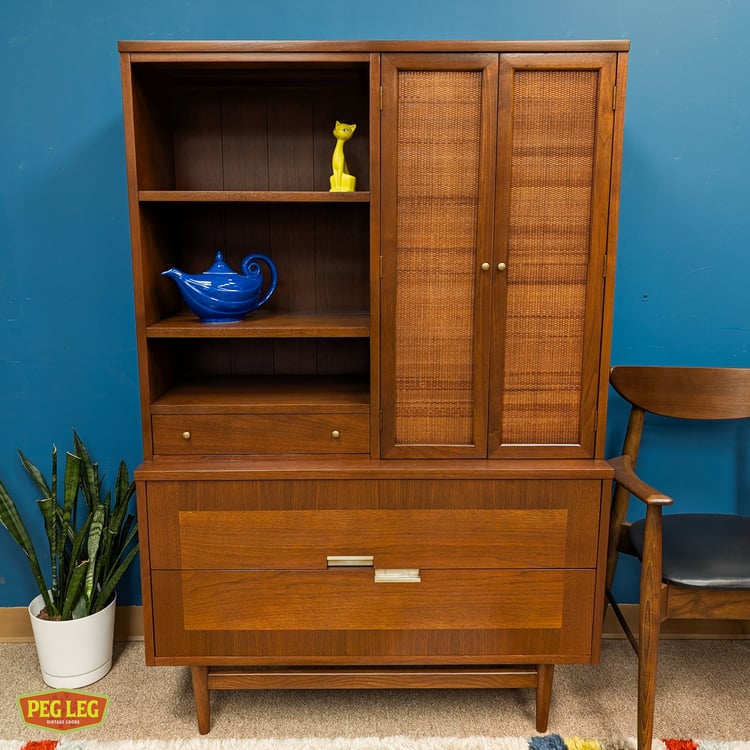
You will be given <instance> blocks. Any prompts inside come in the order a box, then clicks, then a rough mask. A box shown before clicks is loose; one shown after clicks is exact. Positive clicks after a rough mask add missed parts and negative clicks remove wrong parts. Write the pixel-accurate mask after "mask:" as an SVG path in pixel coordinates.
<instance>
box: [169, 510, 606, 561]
mask: <svg viewBox="0 0 750 750" xmlns="http://www.w3.org/2000/svg"><path fill="white" fill-rule="evenodd" d="M178 523H179V539H178V540H160V543H170V542H171V543H178V544H179V545H180V549H181V551H182V559H181V566H180V567H181V568H184V569H213V570H216V569H218V568H234V569H237V568H244V569H249V568H265V569H280V568H283V569H318V570H320V569H325V568H326V558H327V556H328V555H373V556H374V565H375V567H377V568H422V567H431V568H495V567H508V568H525V567H561V566H566V565H567V564H568V559H567V558H568V555H567V554H566V547H565V542H566V537H567V525H568V513H567V511H565V510H562V509H560V510H544V511H538V510H537V511H534V510H505V511H481V510H471V511H461V510H427V511H417V510H412V511H399V510H391V511H388V510H360V511H356V510H315V511H265V512H264V511H182V512H181V513H180V514H179V522H178ZM587 531H588V533H590V534H593V533H595V532H596V528H592V529H588V530H587ZM217 539H220V540H221V542H220V543H219V544H217V543H216V540H217ZM593 562H594V560H593V558H592V559H591V561H590V563H591V566H592V567H593Z"/></svg>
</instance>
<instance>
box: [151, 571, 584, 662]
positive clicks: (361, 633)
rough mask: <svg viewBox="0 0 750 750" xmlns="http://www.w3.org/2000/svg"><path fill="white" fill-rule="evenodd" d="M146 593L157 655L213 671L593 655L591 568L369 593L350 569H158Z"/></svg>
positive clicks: (433, 581) (365, 578) (445, 575)
mask: <svg viewBox="0 0 750 750" xmlns="http://www.w3.org/2000/svg"><path fill="white" fill-rule="evenodd" d="M330 573H333V574H332V575H329V574H330ZM153 586H154V603H155V610H154V624H155V634H156V654H157V657H162V658H165V659H166V660H169V659H170V658H175V657H178V658H180V659H182V660H183V661H181V662H180V663H201V659H203V660H205V657H206V656H207V655H209V654H210V655H211V659H210V663H212V664H215V665H222V664H248V663H249V662H252V663H259V664H262V663H274V664H279V665H283V664H290V663H297V664H299V665H303V664H315V663H319V664H322V663H328V664H346V663H350V664H366V663H373V664H378V663H381V664H382V663H391V664H430V663H444V664H450V663H453V664H456V663H462V664H470V663H483V662H484V663H487V660H492V661H497V662H499V663H502V662H503V661H504V662H506V663H528V661H529V655H530V654H534V657H535V659H539V660H541V661H544V660H549V659H554V660H556V661H560V662H565V661H569V662H576V661H588V660H589V658H590V654H591V633H592V613H591V610H590V607H589V606H587V604H586V603H587V602H590V601H591V599H592V597H593V588H594V572H593V571H473V572H472V571H422V583H420V584H416V583H415V584H400V583H399V584H391V583H387V584H375V583H374V582H373V580H372V572H371V571H351V570H350V571H323V572H317V573H316V572H306V573H304V574H302V573H299V572H295V573H290V572H287V573H278V572H276V573H249V572H245V573H236V572H232V571H225V572H213V571H211V572H201V571H191V572H186V573H179V572H176V571H175V572H168V571H154V573H153ZM263 628H266V629H263ZM165 663H166V662H165ZM204 663H205V661H204Z"/></svg>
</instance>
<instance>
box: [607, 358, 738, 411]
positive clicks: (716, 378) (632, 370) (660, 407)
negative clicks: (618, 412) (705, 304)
mask: <svg viewBox="0 0 750 750" xmlns="http://www.w3.org/2000/svg"><path fill="white" fill-rule="evenodd" d="M610 383H611V384H612V387H613V388H614V389H615V391H617V393H619V394H620V395H621V396H622V397H623V398H624V399H626V400H627V401H629V402H630V403H631V404H633V405H634V406H635V407H638V408H639V409H642V410H643V411H647V412H652V413H654V414H660V415H661V416H665V417H679V418H683V419H743V418H746V417H750V369H740V368H731V367H650V366H645V367H630V366H618V367H613V368H612V369H611V370H610Z"/></svg>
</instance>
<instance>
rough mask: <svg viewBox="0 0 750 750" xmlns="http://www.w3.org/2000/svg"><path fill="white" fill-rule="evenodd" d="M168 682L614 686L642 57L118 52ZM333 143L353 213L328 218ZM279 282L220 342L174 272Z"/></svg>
mask: <svg viewBox="0 0 750 750" xmlns="http://www.w3.org/2000/svg"><path fill="white" fill-rule="evenodd" d="M119 50H120V53H121V63H122V85H123V102H124V124H125V140H126V155H127V174H128V195H129V207H130V222H131V229H132V258H133V274H134V292H135V310H136V333H137V343H138V359H139V373H140V393H141V402H140V403H141V412H142V425H143V427H142V433H143V451H144V462H143V464H142V465H141V466H140V467H139V468H138V470H137V472H136V479H137V497H138V516H139V523H140V536H141V570H142V582H143V609H144V617H145V626H146V627H145V633H146V636H145V638H146V660H147V663H148V664H150V665H173V666H174V665H186V666H189V667H191V669H192V679H193V688H194V692H195V698H196V708H197V717H198V724H199V729H200V731H201V732H202V733H205V732H207V731H208V730H209V726H210V708H209V706H210V703H209V696H210V691H211V690H213V689H235V688H264V689H265V688H326V689H330V688H372V687H383V688H386V687H388V688H397V687H408V688H414V687H422V688H440V687H510V686H513V687H528V688H534V689H536V691H537V692H536V694H537V719H536V721H537V729H538V730H539V731H544V730H545V729H546V727H547V723H548V712H549V704H550V693H551V687H552V676H553V669H554V665H555V664H562V663H590V662H595V661H597V660H598V658H599V641H600V636H601V613H602V610H603V595H604V592H603V575H604V571H603V561H604V558H605V554H606V549H605V544H606V537H605V533H606V527H607V516H608V505H609V501H608V498H609V493H610V482H611V471H610V468H609V467H608V465H607V463H606V462H605V461H604V460H603V451H604V440H605V429H604V427H605V416H606V399H607V373H608V365H609V351H610V329H611V316H612V301H613V283H614V268H615V241H616V227H617V211H618V192H619V184H620V156H621V150H622V134H623V115H624V99H625V75H626V63H627V51H628V43H627V42H625V41H604V42H598V41H586V42H572V41H565V42H553V41H549V42H547V41H544V42H517V41H513V42H495V41H486V42H470V41H460V42H445V41H441V42H437V41H434V42H428V41H419V42H406V41H383V42H365V41H348V42H347V41H342V42H333V41H331V42H328V41H314V42H272V41H266V42H250V41H234V42H230V41H222V42H218V41H217V42H210V41H205V42H191V41H125V42H120V44H119ZM336 120H339V121H342V122H346V123H354V124H356V125H357V128H356V131H355V133H354V135H353V137H352V138H351V139H350V140H349V141H348V142H347V143H346V146H345V153H346V161H347V164H348V167H349V171H350V172H351V174H353V175H354V176H355V177H356V180H357V184H356V190H355V191H354V192H350V193H341V192H330V191H329V175H330V174H331V159H332V156H331V155H332V153H333V149H334V146H335V139H334V137H333V135H332V130H333V127H334V124H335V122H336ZM218 250H221V251H222V252H223V253H224V256H225V258H226V261H227V263H228V264H229V265H230V266H231V267H233V268H234V269H235V270H238V269H239V266H240V263H241V261H242V259H243V257H245V256H247V255H249V254H252V253H263V254H265V255H267V256H269V257H270V258H272V260H273V261H274V263H275V264H276V266H277V268H278V274H279V282H278V288H277V290H276V292H275V293H274V295H273V296H272V297H271V299H270V300H269V302H268V303H267V304H266V305H264V306H263V307H262V308H260V309H259V310H257V311H255V312H252V313H251V314H250V315H248V316H247V317H246V318H245V319H244V320H243V321H241V322H235V323H223V324H222V323H202V322H201V321H199V319H198V318H197V317H195V316H194V315H193V314H192V313H190V312H189V311H187V309H186V308H185V306H184V304H183V301H182V298H181V295H180V293H179V290H178V288H177V286H176V285H175V284H174V282H173V281H172V280H171V279H169V278H166V277H164V276H162V272H163V271H164V270H166V269H168V268H170V267H178V268H180V269H184V270H185V271H186V272H189V273H199V272H202V271H204V270H205V269H207V268H208V267H209V266H210V265H211V263H212V262H213V260H214V257H215V255H216V253H217V251H218Z"/></svg>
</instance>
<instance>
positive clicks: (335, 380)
mask: <svg viewBox="0 0 750 750" xmlns="http://www.w3.org/2000/svg"><path fill="white" fill-rule="evenodd" d="M369 409H370V388H369V384H368V383H367V381H366V379H363V378H354V377H342V376H326V377H319V376H316V377H310V376H278V375H277V376H274V377H263V376H248V377H216V378H208V377H203V378H195V379H191V380H187V381H183V382H181V383H179V384H177V385H175V386H174V387H173V388H171V389H170V390H169V391H167V392H166V393H164V394H163V395H162V396H161V397H160V398H158V399H156V400H155V401H154V403H153V404H152V405H151V413H152V414H252V413H274V414H284V413H288V414H294V413H299V412H307V413H311V412H317V413H338V414H342V413H350V414H367V413H368V412H369Z"/></svg>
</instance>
